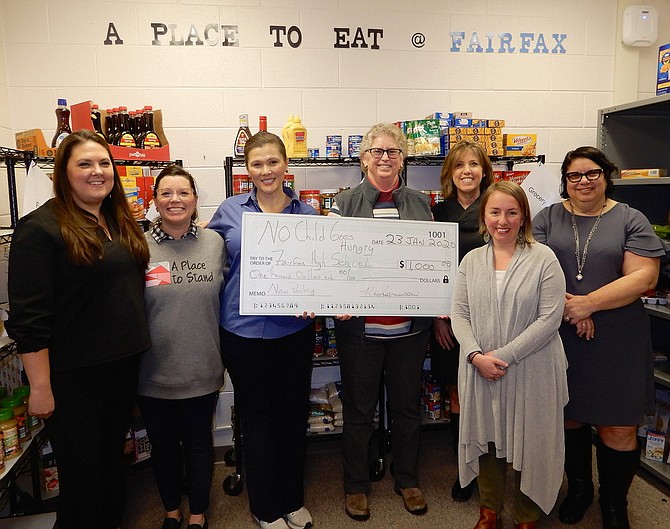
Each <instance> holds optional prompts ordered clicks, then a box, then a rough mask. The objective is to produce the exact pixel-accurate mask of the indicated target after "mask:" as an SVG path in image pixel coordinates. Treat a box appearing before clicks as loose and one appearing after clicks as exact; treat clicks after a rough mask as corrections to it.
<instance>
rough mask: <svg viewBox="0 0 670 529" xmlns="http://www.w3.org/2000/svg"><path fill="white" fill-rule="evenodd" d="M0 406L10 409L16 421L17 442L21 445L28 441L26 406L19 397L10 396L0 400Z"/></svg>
mask: <svg viewBox="0 0 670 529" xmlns="http://www.w3.org/2000/svg"><path fill="white" fill-rule="evenodd" d="M0 406H2V407H3V408H11V409H12V410H13V411H14V417H16V420H17V421H18V428H19V441H20V442H21V443H23V442H25V441H28V440H30V427H29V426H28V406H26V403H25V402H23V397H21V395H11V396H9V397H5V398H4V399H2V400H0Z"/></svg>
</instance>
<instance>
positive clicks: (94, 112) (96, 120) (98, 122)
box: [91, 103, 107, 140]
mask: <svg viewBox="0 0 670 529" xmlns="http://www.w3.org/2000/svg"><path fill="white" fill-rule="evenodd" d="M91 122H92V123H93V130H94V131H95V132H97V133H98V135H99V136H100V137H102V138H104V139H105V140H106V139H107V138H106V137H105V133H104V132H103V131H102V117H101V116H100V107H99V106H98V105H97V104H95V103H93V104H92V105H91Z"/></svg>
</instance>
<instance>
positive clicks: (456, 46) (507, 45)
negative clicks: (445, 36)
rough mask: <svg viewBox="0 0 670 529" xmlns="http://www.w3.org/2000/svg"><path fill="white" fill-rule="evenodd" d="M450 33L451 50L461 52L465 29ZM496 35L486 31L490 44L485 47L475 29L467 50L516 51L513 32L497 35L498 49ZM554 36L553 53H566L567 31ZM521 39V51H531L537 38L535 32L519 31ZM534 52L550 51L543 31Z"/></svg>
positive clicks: (479, 51)
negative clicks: (494, 40) (495, 45)
mask: <svg viewBox="0 0 670 529" xmlns="http://www.w3.org/2000/svg"><path fill="white" fill-rule="evenodd" d="M449 35H450V36H451V49H450V50H449V51H451V52H456V53H458V52H460V51H461V45H462V44H463V39H465V31H452V32H451V33H449ZM494 37H496V34H495V33H486V40H487V43H488V44H487V46H486V48H483V47H482V45H481V44H480V42H479V37H478V35H477V32H476V31H473V32H472V35H471V36H470V43H469V44H468V47H467V48H466V51H467V52H469V53H472V52H475V53H482V52H484V53H496V52H497V53H514V50H516V48H515V47H514V46H512V41H513V37H512V34H511V33H499V34H498V35H497V37H498V38H499V39H500V46H499V47H498V49H494V47H493V39H494ZM552 37H553V39H554V41H555V43H556V44H555V46H554V47H553V48H552V50H551V53H565V52H566V51H565V48H564V47H563V41H564V40H565V39H566V38H567V35H566V34H565V33H561V34H559V33H554V34H552ZM519 39H520V41H521V47H520V48H519V53H530V48H531V45H532V42H533V40H535V33H519ZM533 53H549V48H548V47H547V44H546V42H545V39H544V34H543V33H538V35H537V40H536V43H535V47H534V48H533Z"/></svg>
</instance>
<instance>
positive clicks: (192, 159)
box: [0, 0, 670, 218]
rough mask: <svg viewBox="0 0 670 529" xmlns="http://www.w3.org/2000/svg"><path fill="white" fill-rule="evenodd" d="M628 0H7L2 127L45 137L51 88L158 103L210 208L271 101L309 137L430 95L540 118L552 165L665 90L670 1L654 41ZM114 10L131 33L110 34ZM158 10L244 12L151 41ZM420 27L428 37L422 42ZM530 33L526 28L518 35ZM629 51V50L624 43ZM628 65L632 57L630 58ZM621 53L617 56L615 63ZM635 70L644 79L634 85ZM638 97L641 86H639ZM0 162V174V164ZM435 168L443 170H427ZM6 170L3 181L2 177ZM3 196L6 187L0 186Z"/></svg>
mask: <svg viewBox="0 0 670 529" xmlns="http://www.w3.org/2000/svg"><path fill="white" fill-rule="evenodd" d="M632 3H635V2H634V1H630V0H590V1H588V2H584V1H583V0H537V1H535V2H528V1H525V0H524V1H522V0H505V1H503V0H428V1H424V2H422V3H421V4H413V3H411V2H406V1H405V0H368V1H366V2H360V1H358V0H356V1H354V0H339V1H338V0H323V1H315V0H283V1H282V0H90V1H81V0H3V1H2V2H0V21H1V24H0V37H1V38H0V143H2V144H3V145H9V146H13V145H14V142H13V134H14V132H17V131H20V130H25V129H29V128H41V129H42V130H43V131H44V135H45V137H47V138H50V137H51V136H52V135H53V130H54V127H55V116H54V108H55V103H56V99H57V98H59V97H65V98H67V100H68V102H69V103H76V102H80V101H85V100H89V99H90V100H93V101H95V102H97V103H99V104H100V106H101V107H104V108H106V107H112V106H118V105H121V104H125V105H127V106H128V107H129V108H136V107H139V106H141V105H145V104H151V105H153V106H154V107H155V108H161V109H162V111H163V115H164V123H165V126H166V133H167V136H168V139H169V141H170V145H171V152H172V157H173V158H180V159H183V160H184V163H185V165H186V166H187V167H188V168H190V169H191V170H192V172H193V173H194V175H195V176H196V178H197V180H198V182H199V185H200V187H201V190H202V192H203V197H202V198H201V206H205V207H201V217H202V218H207V217H209V215H210V214H211V212H212V211H213V209H214V208H215V207H216V206H217V205H218V204H219V203H220V202H221V200H223V198H224V186H223V169H222V162H223V158H224V157H225V156H226V155H229V154H230V153H231V152H232V144H233V139H234V136H235V133H236V131H237V117H238V114H240V113H248V114H249V117H250V121H251V127H252V129H256V128H257V121H258V115H261V114H263V115H267V116H268V125H269V129H270V130H271V131H273V132H279V131H280V129H281V127H282V125H283V124H284V122H285V121H286V118H287V116H288V115H289V114H299V115H300V116H301V117H302V119H303V122H304V123H305V125H306V126H307V128H308V132H309V137H310V141H309V144H310V145H309V146H310V147H312V146H314V147H320V148H321V149H322V152H323V149H324V143H325V136H326V135H327V134H342V135H343V137H345V138H346V136H347V135H348V134H361V133H363V132H364V131H365V130H366V129H367V128H368V127H369V126H370V125H371V124H373V123H375V122H378V121H396V120H403V119H415V118H420V117H423V116H425V115H427V114H429V113H431V112H435V111H445V112H446V111H472V112H473V114H474V115H475V116H476V117H488V118H501V119H505V120H506V121H507V128H506V129H505V130H506V132H536V133H537V134H538V136H539V140H538V150H539V152H541V153H544V154H546V155H547V160H548V162H549V163H550V164H551V165H552V166H553V167H555V165H556V164H557V163H559V162H560V161H561V160H562V158H563V156H564V154H565V152H566V151H568V150H570V149H573V148H575V147H576V146H578V145H582V144H594V143H595V140H596V122H597V110H598V109H599V108H603V107H607V106H611V105H612V104H614V103H615V102H621V101H620V100H619V99H618V97H619V95H620V94H629V93H632V94H633V97H632V99H638V98H645V97H651V96H653V94H654V90H655V85H654V79H655V71H656V51H657V49H658V44H660V43H663V42H670V23H669V21H670V3H669V2H667V0H650V1H648V2H646V3H647V4H650V5H654V6H656V8H657V9H658V11H659V13H660V24H659V27H660V33H661V34H660V35H659V40H658V42H657V44H655V45H654V46H652V47H650V48H639V49H626V48H625V47H624V46H623V45H622V44H620V38H619V35H620V29H619V28H620V25H621V24H620V18H621V17H620V13H621V12H622V10H623V7H625V5H628V4H632ZM109 22H113V23H114V25H115V27H116V29H117V30H118V32H119V34H120V35H121V37H122V39H123V41H124V44H123V45H109V46H105V45H104V44H103V41H104V40H105V37H106V35H107V27H108V24H109ZM152 22H162V23H165V24H176V25H177V32H178V33H180V34H181V35H182V36H183V37H185V36H187V34H188V30H189V28H190V26H191V24H194V25H195V27H196V28H198V31H199V33H200V35H201V37H202V36H203V30H204V27H205V26H206V25H207V24H208V23H214V24H217V25H220V24H234V25H237V26H239V39H240V44H239V46H238V47H224V46H208V45H207V44H205V45H203V46H170V45H168V44H167V42H168V40H169V39H168V38H166V37H163V39H162V42H165V44H164V45H161V46H152V45H151V41H152V40H153V32H152V29H151V25H150V24H151V23H152ZM270 25H285V26H287V27H288V26H292V25H295V26H298V27H300V29H301V31H302V36H303V41H302V44H301V46H300V47H299V48H296V49H292V48H291V47H290V46H288V44H285V45H284V47H281V48H277V47H274V46H273V44H274V37H273V36H272V35H270V32H269V26H270ZM337 26H341V27H352V28H356V27H359V26H360V27H362V28H383V29H384V36H383V39H381V41H380V48H381V49H379V50H371V49H353V48H350V49H335V48H334V42H335V33H334V31H333V27H337ZM459 30H463V31H465V32H466V33H467V37H466V40H465V44H464V46H463V48H465V47H466V46H467V42H468V40H469V35H470V34H471V32H473V31H477V32H478V34H479V37H480V41H482V43H483V44H486V41H485V33H487V32H492V33H495V34H498V33H500V32H510V33H512V34H513V35H514V36H515V39H518V34H519V33H520V32H532V33H535V34H538V33H540V32H542V33H544V34H545V36H546V38H547V39H548V42H547V43H548V45H549V47H550V48H551V47H552V46H553V41H552V40H551V34H552V33H566V34H568V39H567V40H566V41H565V43H564V45H565V47H566V49H567V53H565V54H552V53H548V54H532V53H530V54H520V53H513V54H509V53H507V54H500V53H466V52H465V51H462V52H460V53H452V52H450V51H449V50H450V48H451V46H452V41H451V38H450V36H449V33H450V31H459ZM415 32H422V33H424V34H425V35H426V44H425V46H424V47H423V48H422V49H420V50H417V49H415V48H414V47H413V46H412V44H411V41H410V39H411V36H412V34H413V33H415ZM518 44H519V41H518V40H516V41H515V45H517V46H518ZM622 57H623V59H622ZM631 65H633V67H632V68H631ZM617 68H621V69H622V70H617ZM631 86H633V89H632V91H631ZM629 100H630V99H629ZM294 172H295V173H296V187H297V188H305V187H310V188H326V187H329V188H332V187H337V186H339V185H351V184H352V183H354V182H355V181H356V179H357V178H358V176H359V173H358V171H357V170H356V169H355V168H350V169H345V170H336V169H319V170H315V169H309V170H304V169H296V170H295V171H294ZM436 174H437V168H431V169H426V170H422V171H419V170H417V171H416V175H418V176H417V177H415V178H416V180H414V181H412V180H410V184H413V185H414V186H415V187H422V188H423V187H426V186H429V187H437V185H436ZM3 179H4V178H0V180H3ZM431 183H432V185H431ZM3 185H4V182H3ZM0 204H2V201H0Z"/></svg>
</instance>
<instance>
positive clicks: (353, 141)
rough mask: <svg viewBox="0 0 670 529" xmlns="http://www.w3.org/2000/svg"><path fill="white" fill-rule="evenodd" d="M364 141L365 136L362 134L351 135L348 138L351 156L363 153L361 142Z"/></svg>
mask: <svg viewBox="0 0 670 529" xmlns="http://www.w3.org/2000/svg"><path fill="white" fill-rule="evenodd" d="M362 141H363V136H361V135H360V134H358V135H352V136H349V140H348V142H347V143H348V147H349V148H348V152H349V157H350V158H357V157H359V156H360V155H361V142H362Z"/></svg>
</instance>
